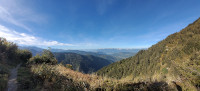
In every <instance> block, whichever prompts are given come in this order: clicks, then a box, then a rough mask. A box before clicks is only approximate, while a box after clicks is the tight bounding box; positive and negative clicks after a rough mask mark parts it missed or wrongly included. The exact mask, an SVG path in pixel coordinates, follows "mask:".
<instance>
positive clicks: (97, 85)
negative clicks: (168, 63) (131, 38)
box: [31, 64, 168, 91]
mask: <svg viewBox="0 0 200 91" xmlns="http://www.w3.org/2000/svg"><path fill="white" fill-rule="evenodd" d="M31 72H32V73H33V74H37V75H41V76H45V78H47V79H52V78H51V76H50V75H52V74H56V77H58V79H60V78H59V77H64V78H67V79H70V80H71V81H72V82H70V83H69V81H64V80H62V81H63V82H61V83H62V84H60V85H63V83H64V84H65V85H64V87H66V85H68V84H75V85H71V86H74V88H77V86H79V88H83V89H86V90H92V91H93V90H106V91H111V90H114V91H115V90H116V91H118V90H133V89H136V90H138V89H139V90H144V89H147V88H150V89H151V87H152V86H157V85H153V84H166V85H165V86H166V87H165V88H168V87H167V86H168V85H167V83H163V82H162V81H160V82H157V81H155V83H154V82H150V81H147V80H146V79H142V80H141V79H140V80H137V81H134V80H131V79H130V78H131V77H130V78H129V77H127V78H126V79H113V78H108V77H102V76H97V75H95V74H84V73H81V72H77V71H73V70H71V69H69V68H66V67H65V66H63V65H62V64H58V65H46V64H41V65H32V67H31ZM44 74H45V75H44ZM54 76H55V75H54ZM144 78H147V77H144ZM136 79H137V78H136ZM45 81H47V80H45ZM44 84H45V85H46V87H50V86H54V85H55V84H54V85H50V84H52V82H45V83H44ZM77 84H78V85H77ZM87 85H88V87H87ZM154 88H155V87H154ZM154 88H153V89H154ZM158 88H159V87H158ZM51 89H52V88H51ZM65 89H68V88H65ZM156 89H157V87H156ZM160 89H163V88H162V87H161V88H160Z"/></svg>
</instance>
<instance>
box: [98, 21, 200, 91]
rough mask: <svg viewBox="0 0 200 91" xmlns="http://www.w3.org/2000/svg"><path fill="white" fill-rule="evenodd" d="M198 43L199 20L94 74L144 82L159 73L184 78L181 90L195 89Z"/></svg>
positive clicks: (197, 86)
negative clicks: (189, 84)
mask: <svg viewBox="0 0 200 91" xmlns="http://www.w3.org/2000/svg"><path fill="white" fill-rule="evenodd" d="M199 40H200V19H198V20H197V21H195V22H194V23H192V24H190V25H189V26H188V27H186V28H185V29H183V30H182V31H180V32H178V33H174V34H172V35H170V36H168V37H167V38H166V39H164V40H163V41H160V42H158V43H157V44H155V45H153V46H152V47H150V48H148V50H144V51H140V52H138V53H137V54H136V55H135V56H133V57H130V58H127V59H124V60H121V61H119V62H116V63H113V64H111V65H108V66H106V67H104V68H102V69H100V70H99V71H97V74H98V75H102V76H108V77H112V78H118V79H121V78H126V77H127V76H132V78H131V79H136V78H140V79H143V80H144V79H147V78H153V76H159V75H160V74H162V73H164V74H162V75H163V76H164V77H166V76H168V77H169V78H171V77H173V76H175V77H174V78H173V79H170V80H178V78H181V79H187V80H183V84H181V86H182V87H183V89H188V88H191V89H193V90H194V88H195V87H196V88H199V87H200V86H199V85H198V84H199V82H198V80H196V78H198V75H199V74H200V65H199V64H200V56H199V55H200V41H199ZM163 67H164V68H163ZM166 68H169V69H166ZM194 73H195V74H197V75H195V74H194ZM160 76H161V75H160ZM170 76H171V77H170ZM145 77H146V78H145ZM131 79H130V80H131ZM157 79H158V78H157ZM158 80H163V79H158ZM191 82H193V83H194V84H191V86H190V87H189V86H188V87H186V86H185V85H186V84H188V83H191Z"/></svg>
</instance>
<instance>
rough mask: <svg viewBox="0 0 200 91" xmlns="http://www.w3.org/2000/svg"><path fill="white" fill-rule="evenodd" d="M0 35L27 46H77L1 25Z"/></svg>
mask: <svg viewBox="0 0 200 91" xmlns="http://www.w3.org/2000/svg"><path fill="white" fill-rule="evenodd" d="M0 37H4V38H6V39H7V40H8V41H12V42H15V43H17V44H20V45H27V46H77V45H73V44H68V43H60V42H58V41H46V40H43V39H41V38H38V37H35V36H32V35H28V34H26V33H19V32H16V31H14V30H11V29H8V28H7V27H5V26H2V25H0Z"/></svg>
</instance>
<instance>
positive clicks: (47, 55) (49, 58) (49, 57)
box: [28, 50, 57, 65]
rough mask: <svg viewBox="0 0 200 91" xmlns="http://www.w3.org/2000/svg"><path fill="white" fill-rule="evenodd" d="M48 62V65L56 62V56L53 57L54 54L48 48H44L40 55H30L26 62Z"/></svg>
mask: <svg viewBox="0 0 200 91" xmlns="http://www.w3.org/2000/svg"><path fill="white" fill-rule="evenodd" d="M43 63H44V64H49V65H55V64H57V60H56V58H54V55H53V54H52V53H51V51H49V50H44V51H43V53H42V55H41V56H40V55H36V56H34V57H32V58H31V59H30V60H29V61H28V64H29V65H30V64H43Z"/></svg>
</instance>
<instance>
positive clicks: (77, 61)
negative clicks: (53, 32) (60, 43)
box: [54, 53, 111, 73]
mask: <svg viewBox="0 0 200 91" xmlns="http://www.w3.org/2000/svg"><path fill="white" fill-rule="evenodd" d="M54 55H55V57H56V59H58V62H62V63H63V64H70V65H72V69H73V70H78V71H80V72H84V73H92V72H95V71H97V70H99V69H100V68H102V67H104V66H106V65H108V64H110V63H111V62H110V61H109V60H106V59H103V58H100V57H96V56H92V55H80V54H76V53H54Z"/></svg>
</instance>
